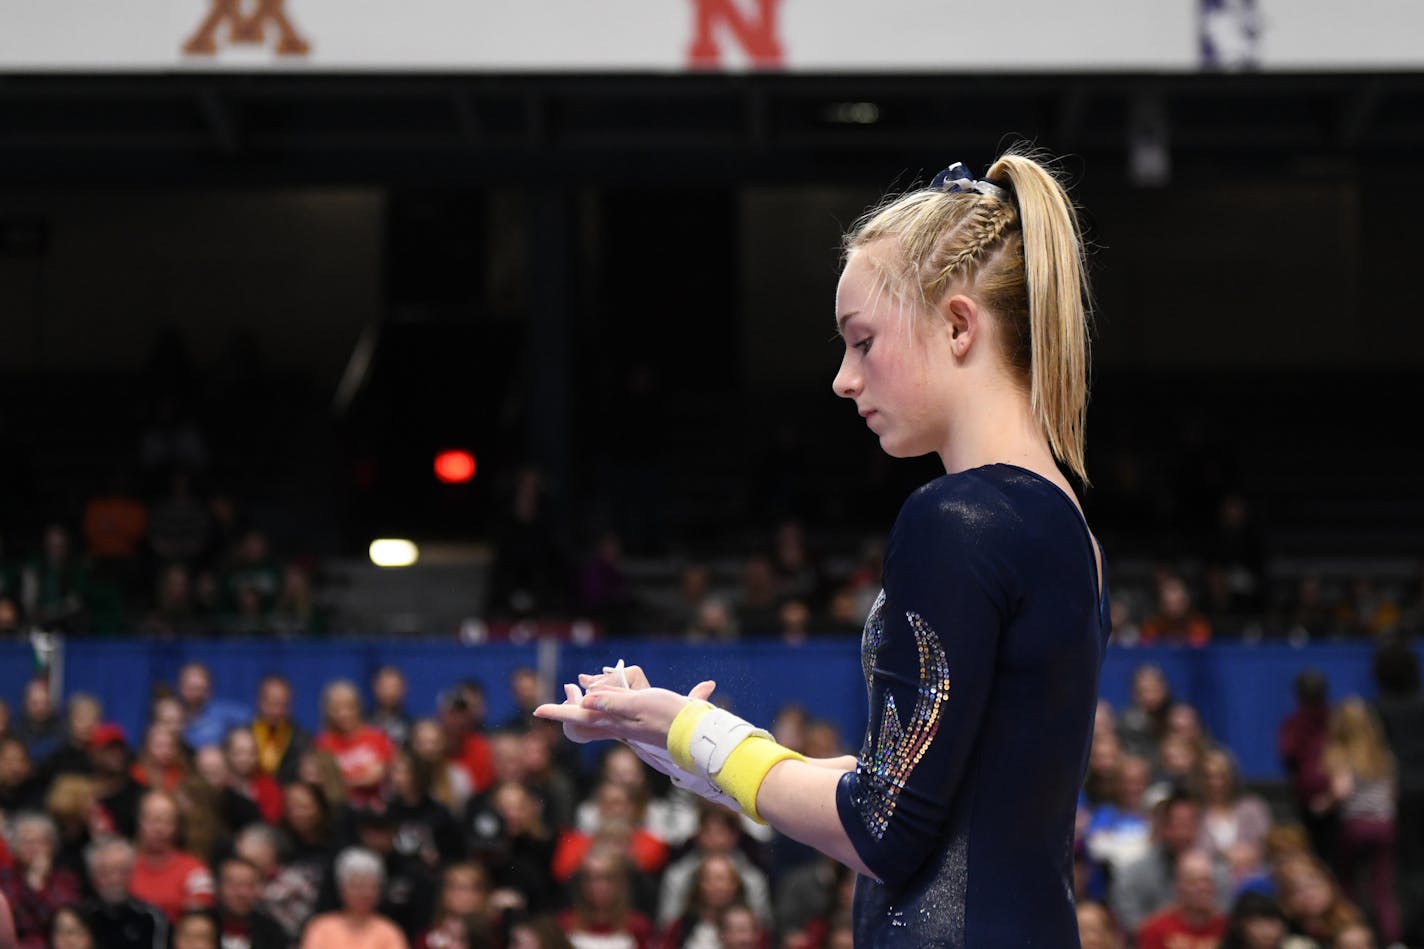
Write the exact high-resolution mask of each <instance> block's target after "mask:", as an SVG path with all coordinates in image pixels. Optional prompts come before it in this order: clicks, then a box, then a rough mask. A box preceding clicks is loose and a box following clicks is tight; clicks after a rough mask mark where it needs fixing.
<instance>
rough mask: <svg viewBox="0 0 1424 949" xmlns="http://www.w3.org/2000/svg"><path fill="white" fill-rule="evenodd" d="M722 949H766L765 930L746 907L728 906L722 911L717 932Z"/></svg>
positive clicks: (754, 914)
mask: <svg viewBox="0 0 1424 949" xmlns="http://www.w3.org/2000/svg"><path fill="white" fill-rule="evenodd" d="M717 935H718V938H720V939H721V941H722V949H767V947H768V942H767V936H766V930H765V929H763V928H762V924H761V922H760V921H759V920H758V919H757V915H756V913H753V912H752V911H751V908H750V907H748V906H728V907H727V908H726V909H725V910H723V911H722V925H721V928H720V929H719V930H718V932H717Z"/></svg>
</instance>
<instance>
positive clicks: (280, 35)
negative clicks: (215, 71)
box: [183, 0, 311, 56]
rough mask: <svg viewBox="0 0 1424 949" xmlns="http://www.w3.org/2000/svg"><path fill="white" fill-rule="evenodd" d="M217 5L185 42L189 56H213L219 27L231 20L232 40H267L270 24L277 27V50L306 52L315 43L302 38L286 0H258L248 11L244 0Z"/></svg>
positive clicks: (226, 0)
mask: <svg viewBox="0 0 1424 949" xmlns="http://www.w3.org/2000/svg"><path fill="white" fill-rule="evenodd" d="M212 2H213V8H212V9H211V10H209V11H208V15H207V17H206V18H205V19H204V20H203V22H202V23H201V24H200V25H199V26H198V29H197V31H196V32H195V33H194V34H193V35H192V36H191V37H189V38H188V42H186V43H184V44H183V52H185V53H187V54H188V55H189V56H211V55H212V54H213V53H216V52H217V51H218V42H217V35H218V29H219V28H220V27H221V26H222V25H223V24H227V30H228V42H229V43H234V44H236V43H243V44H251V45H261V44H262V43H265V42H266V41H267V27H268V26H269V25H270V26H272V27H274V28H275V29H276V31H277V52H278V53H280V54H282V55H284V56H304V55H306V54H307V53H309V52H311V44H310V43H308V42H307V41H306V40H304V39H302V38H301V36H300V35H299V34H298V33H297V28H296V27H295V26H293V25H292V21H291V20H289V19H287V13H286V11H285V10H284V9H282V5H283V4H284V3H286V0H255V5H256V9H255V10H253V12H252V13H251V14H247V15H244V13H243V6H244V5H245V4H244V0H212Z"/></svg>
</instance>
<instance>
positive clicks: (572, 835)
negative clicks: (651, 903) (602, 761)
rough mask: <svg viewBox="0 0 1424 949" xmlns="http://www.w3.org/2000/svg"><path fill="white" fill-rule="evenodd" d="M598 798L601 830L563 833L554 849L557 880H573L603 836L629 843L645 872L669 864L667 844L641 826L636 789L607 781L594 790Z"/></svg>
mask: <svg viewBox="0 0 1424 949" xmlns="http://www.w3.org/2000/svg"><path fill="white" fill-rule="evenodd" d="M594 800H595V801H596V802H597V805H598V830H597V831H596V832H595V833H593V834H586V833H583V832H582V831H580V830H567V831H565V832H564V833H562V834H561V835H559V842H558V844H557V846H556V847H555V849H554V861H553V871H554V879H555V880H557V881H558V882H560V883H566V882H568V881H569V880H570V879H572V877H573V875H574V872H575V871H577V870H578V868H579V866H580V865H581V864H582V863H583V861H584V857H585V856H586V855H587V854H588V852H589V851H590V850H591V849H592V848H593V846H594V844H595V842H597V841H598V840H600V839H601V840H603V841H604V842H610V841H612V840H614V839H617V840H619V841H621V842H623V843H625V845H626V847H627V851H628V855H629V856H630V857H631V858H632V860H633V863H634V864H635V865H636V866H637V867H638V869H639V870H641V871H642V872H643V873H650V874H656V873H658V872H660V871H661V870H662V868H663V865H664V864H666V863H667V858H668V848H667V844H665V843H663V842H662V841H661V840H659V839H658V838H656V837H654V836H653V835H652V834H650V833H648V832H647V831H646V830H644V829H643V828H641V827H639V826H638V825H637V808H636V805H635V804H634V801H633V795H632V792H630V791H629V790H628V789H627V788H626V787H624V786H623V785H621V784H614V783H613V782H612V781H605V782H604V783H602V784H600V785H599V786H598V789H597V790H596V791H594Z"/></svg>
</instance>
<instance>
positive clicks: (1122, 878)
mask: <svg viewBox="0 0 1424 949" xmlns="http://www.w3.org/2000/svg"><path fill="white" fill-rule="evenodd" d="M1201 841H1202V827H1201V810H1200V807H1199V806H1198V805H1197V803H1196V802H1195V801H1193V800H1192V799H1191V798H1190V797H1189V796H1187V795H1186V794H1185V793H1182V792H1177V793H1175V794H1173V795H1172V796H1170V797H1168V798H1167V799H1166V800H1164V801H1162V802H1161V803H1159V804H1158V805H1157V807H1156V808H1155V809H1154V811H1153V822H1152V847H1151V849H1150V850H1149V851H1148V852H1147V853H1146V854H1144V855H1143V856H1142V857H1140V858H1138V859H1137V860H1134V861H1133V862H1132V863H1129V864H1128V865H1127V866H1126V867H1124V868H1123V870H1122V872H1121V873H1120V874H1118V875H1117V876H1115V877H1114V879H1113V881H1112V886H1111V891H1110V893H1111V903H1110V905H1111V906H1112V909H1113V915H1114V916H1115V917H1117V920H1118V922H1119V923H1120V924H1121V925H1122V928H1123V929H1124V930H1125V931H1127V932H1134V933H1135V932H1137V930H1138V928H1139V927H1140V926H1141V925H1142V924H1143V922H1145V921H1146V920H1147V918H1148V917H1149V916H1152V915H1153V914H1155V913H1158V912H1161V911H1162V910H1164V909H1166V908H1167V907H1168V906H1169V905H1170V904H1171V902H1172V900H1173V898H1174V897H1175V895H1176V880H1175V875H1176V871H1177V858H1178V857H1180V856H1181V855H1182V854H1184V853H1186V852H1187V851H1188V850H1192V849H1194V848H1197V847H1198V846H1200V844H1201ZM1213 877H1214V880H1215V886H1216V894H1217V905H1219V906H1220V905H1225V904H1226V902H1227V900H1228V898H1229V897H1230V893H1231V876H1230V872H1229V870H1228V869H1227V867H1226V864H1225V862H1224V861H1216V862H1215V863H1214V866H1213Z"/></svg>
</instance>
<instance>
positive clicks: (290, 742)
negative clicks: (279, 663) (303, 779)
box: [252, 675, 311, 784]
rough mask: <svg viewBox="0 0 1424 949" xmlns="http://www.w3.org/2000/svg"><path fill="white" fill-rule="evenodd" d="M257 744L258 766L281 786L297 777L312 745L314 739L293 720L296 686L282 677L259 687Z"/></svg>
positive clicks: (269, 678)
mask: <svg viewBox="0 0 1424 949" xmlns="http://www.w3.org/2000/svg"><path fill="white" fill-rule="evenodd" d="M252 737H253V738H255V739H256V740H257V763H258V767H260V768H261V769H262V773H263V774H267V775H271V776H272V777H274V778H276V779H277V782H278V783H279V784H286V783H288V782H289V781H292V780H294V779H295V778H296V776H297V763H298V762H299V761H301V757H302V754H303V753H304V752H305V751H306V750H307V748H308V747H309V746H310V745H311V737H310V736H309V735H307V733H306V731H305V730H303V729H302V727H301V726H300V725H298V724H297V723H296V722H294V721H293V720H292V686H291V683H289V682H288V681H287V680H286V679H284V678H282V677H281V676H278V675H269V676H266V677H265V678H263V680H262V682H261V683H260V684H259V685H258V686H257V718H256V719H255V720H254V721H253V722H252Z"/></svg>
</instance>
